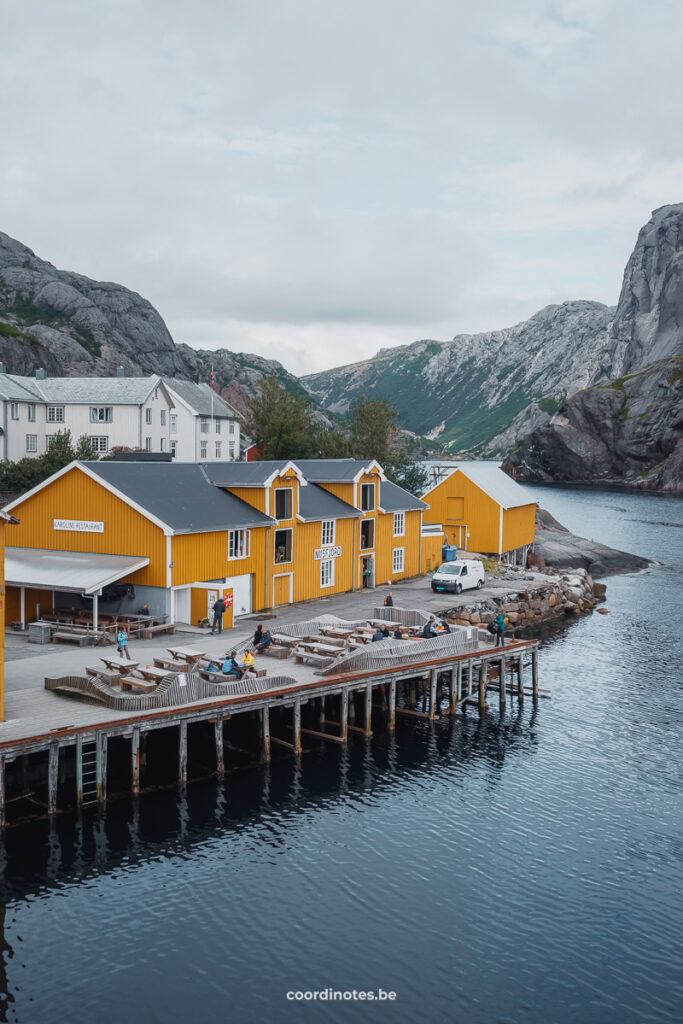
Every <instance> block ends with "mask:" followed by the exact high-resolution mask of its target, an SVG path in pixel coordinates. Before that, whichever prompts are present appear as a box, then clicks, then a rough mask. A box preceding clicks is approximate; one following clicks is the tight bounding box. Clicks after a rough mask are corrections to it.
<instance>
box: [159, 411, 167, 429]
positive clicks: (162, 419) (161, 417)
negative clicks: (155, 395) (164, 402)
mask: <svg viewBox="0 0 683 1024" xmlns="http://www.w3.org/2000/svg"><path fill="white" fill-rule="evenodd" d="M159 420H160V422H161V425H162V427H165V426H166V410H165V409H161V410H160V411H159Z"/></svg>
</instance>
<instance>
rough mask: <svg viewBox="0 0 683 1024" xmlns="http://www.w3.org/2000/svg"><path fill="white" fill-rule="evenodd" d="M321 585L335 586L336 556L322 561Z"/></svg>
mask: <svg viewBox="0 0 683 1024" xmlns="http://www.w3.org/2000/svg"><path fill="white" fill-rule="evenodd" d="M320 586H321V587H333V586H334V558H325V559H323V561H321V563H320Z"/></svg>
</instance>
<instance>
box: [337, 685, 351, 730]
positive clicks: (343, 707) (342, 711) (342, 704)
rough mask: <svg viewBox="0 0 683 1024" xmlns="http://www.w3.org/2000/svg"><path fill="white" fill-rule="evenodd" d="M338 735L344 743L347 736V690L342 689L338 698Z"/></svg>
mask: <svg viewBox="0 0 683 1024" xmlns="http://www.w3.org/2000/svg"><path fill="white" fill-rule="evenodd" d="M339 735H340V736H341V738H342V740H343V741H344V743H346V741H347V740H348V738H349V691H348V690H342V692H341V696H340V698H339Z"/></svg>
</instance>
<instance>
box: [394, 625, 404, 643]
mask: <svg viewBox="0 0 683 1024" xmlns="http://www.w3.org/2000/svg"><path fill="white" fill-rule="evenodd" d="M402 639H403V633H402V632H401V627H400V626H397V627H396V629H395V630H394V640H402Z"/></svg>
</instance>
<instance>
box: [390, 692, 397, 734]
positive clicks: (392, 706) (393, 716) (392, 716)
mask: <svg viewBox="0 0 683 1024" xmlns="http://www.w3.org/2000/svg"><path fill="white" fill-rule="evenodd" d="M395 728H396V680H395V679H392V680H391V682H390V683H389V729H390V730H391V731H392V732H393V731H394V729H395Z"/></svg>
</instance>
